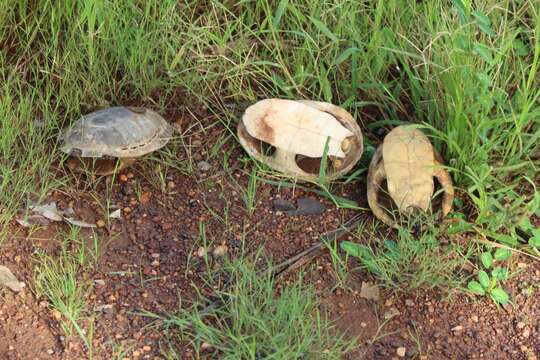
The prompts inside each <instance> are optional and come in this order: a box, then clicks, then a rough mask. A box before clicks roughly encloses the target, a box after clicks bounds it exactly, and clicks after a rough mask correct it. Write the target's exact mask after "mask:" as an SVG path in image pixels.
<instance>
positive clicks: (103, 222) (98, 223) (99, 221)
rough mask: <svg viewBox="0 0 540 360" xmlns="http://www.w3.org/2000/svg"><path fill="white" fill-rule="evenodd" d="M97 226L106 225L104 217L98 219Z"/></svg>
mask: <svg viewBox="0 0 540 360" xmlns="http://www.w3.org/2000/svg"><path fill="white" fill-rule="evenodd" d="M96 226H97V227H98V228H102V227H104V226H105V221H103V220H102V219H99V220H98V221H96Z"/></svg>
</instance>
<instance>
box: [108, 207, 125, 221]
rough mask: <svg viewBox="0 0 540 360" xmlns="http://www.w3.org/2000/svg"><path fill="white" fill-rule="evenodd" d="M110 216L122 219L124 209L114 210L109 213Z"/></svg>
mask: <svg viewBox="0 0 540 360" xmlns="http://www.w3.org/2000/svg"><path fill="white" fill-rule="evenodd" d="M109 218H111V219H121V218H122V211H121V210H120V209H117V210H114V211H113V212H112V213H110V214H109Z"/></svg>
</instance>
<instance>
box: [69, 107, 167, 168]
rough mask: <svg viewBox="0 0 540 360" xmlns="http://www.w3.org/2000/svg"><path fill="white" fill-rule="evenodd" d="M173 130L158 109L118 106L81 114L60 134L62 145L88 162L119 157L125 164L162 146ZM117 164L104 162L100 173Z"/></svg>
mask: <svg viewBox="0 0 540 360" xmlns="http://www.w3.org/2000/svg"><path fill="white" fill-rule="evenodd" d="M172 134H173V129H172V127H171V126H170V125H169V124H168V123H167V122H166V121H165V119H163V117H161V116H160V115H159V114H157V113H156V112H154V111H152V110H149V109H144V108H135V107H123V106H118V107H112V108H108V109H103V110H99V111H96V112H93V113H90V114H87V115H84V116H83V117H81V118H80V119H79V120H77V121H76V122H75V123H74V124H73V125H72V126H70V127H69V128H68V129H66V130H65V131H64V132H63V133H62V134H61V136H60V141H61V147H60V149H61V150H62V151H64V152H65V153H68V154H70V155H72V156H74V157H77V158H80V162H81V163H85V164H86V163H87V162H88V161H86V160H87V158H102V157H105V158H119V159H120V160H121V163H120V167H119V168H122V167H123V166H124V165H127V164H129V163H132V162H133V158H136V157H139V156H142V155H145V154H148V153H150V152H152V151H155V150H157V149H159V148H161V147H163V146H164V145H165V144H166V143H167V142H168V141H169V139H170V138H171V137H172ZM68 165H69V163H68ZM114 168H115V166H113V167H112V168H111V167H110V166H105V167H104V169H107V170H99V171H97V173H98V174H102V175H107V174H110V173H112V172H113V171H114V170H113V169H114Z"/></svg>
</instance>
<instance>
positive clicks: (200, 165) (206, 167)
mask: <svg viewBox="0 0 540 360" xmlns="http://www.w3.org/2000/svg"><path fill="white" fill-rule="evenodd" d="M197 168H198V169H199V170H200V171H202V172H207V171H208V170H210V169H211V168H212V165H210V164H209V163H207V162H206V161H199V162H198V163H197Z"/></svg>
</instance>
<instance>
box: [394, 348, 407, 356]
mask: <svg viewBox="0 0 540 360" xmlns="http://www.w3.org/2000/svg"><path fill="white" fill-rule="evenodd" d="M406 353H407V349H406V348H404V347H403V346H400V347H398V348H397V349H396V354H397V356H399V357H405V354H406Z"/></svg>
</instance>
